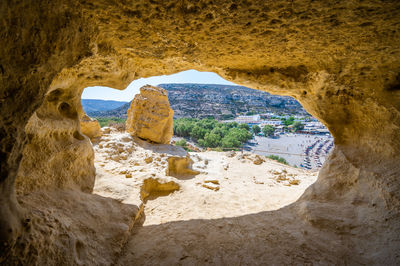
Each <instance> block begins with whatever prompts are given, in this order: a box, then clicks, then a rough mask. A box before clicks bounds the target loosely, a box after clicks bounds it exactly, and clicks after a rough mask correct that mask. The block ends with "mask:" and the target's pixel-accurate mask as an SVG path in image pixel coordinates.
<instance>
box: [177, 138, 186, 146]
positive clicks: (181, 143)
mask: <svg viewBox="0 0 400 266" xmlns="http://www.w3.org/2000/svg"><path fill="white" fill-rule="evenodd" d="M175 145H177V146H181V147H186V146H187V142H186V140H185V139H180V140H178V141H177V142H175Z"/></svg>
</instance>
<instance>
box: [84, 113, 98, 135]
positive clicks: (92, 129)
mask: <svg viewBox="0 0 400 266" xmlns="http://www.w3.org/2000/svg"><path fill="white" fill-rule="evenodd" d="M80 124H81V131H82V133H83V134H85V135H86V136H88V137H89V138H90V140H91V141H93V140H95V139H96V138H99V137H101V130H100V124H99V121H97V120H96V119H93V118H90V117H89V116H88V115H86V114H85V115H83V116H82V117H81V120H80Z"/></svg>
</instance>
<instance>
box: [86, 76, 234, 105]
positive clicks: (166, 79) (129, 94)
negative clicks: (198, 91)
mask: <svg viewBox="0 0 400 266" xmlns="http://www.w3.org/2000/svg"><path fill="white" fill-rule="evenodd" d="M161 83H204V84H227V85H236V84H234V83H232V82H230V81H227V80H225V79H223V78H221V77H220V76H218V75H217V74H215V73H212V72H199V71H196V70H187V71H183V72H179V73H176V74H173V75H168V76H165V75H164V76H155V77H151V78H140V79H138V80H135V81H133V82H132V83H131V84H129V86H128V87H127V88H126V89H125V90H122V91H121V90H116V89H112V88H108V87H100V86H96V87H87V88H86V89H85V90H84V91H83V93H82V99H100V100H115V101H124V102H128V101H131V100H132V99H133V97H135V94H137V93H139V89H140V87H142V86H144V85H146V84H149V85H158V84H161Z"/></svg>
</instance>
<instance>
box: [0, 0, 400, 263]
mask: <svg viewBox="0 0 400 266" xmlns="http://www.w3.org/2000/svg"><path fill="white" fill-rule="evenodd" d="M399 10H400V2H399V1H379V0H378V1H371V0H364V1H361V0H354V1H345V0H342V1H335V3H333V4H332V3H331V2H328V1H323V0H314V1H312V0H302V1H293V2H288V1H283V0H277V1H220V0H216V1H203V0H200V1H196V2H195V1H188V0H183V1H179V2H176V1H166V2H162V3H161V2H157V1H150V2H149V1H140V0H139V1H135V3H133V4H132V3H131V2H129V3H127V2H124V1H122V2H118V3H116V2H114V1H96V0H93V1H77V0H71V1H68V3H65V1H61V0H54V1H51V3H49V4H46V5H43V4H42V2H41V1H20V2H18V3H14V2H13V1H1V2H0V17H1V18H2V27H0V36H2V38H1V46H0V47H1V48H0V58H1V63H0V80H1V82H0V103H1V104H0V160H1V164H0V191H1V193H0V202H1V204H0V242H1V243H0V244H1V246H2V247H5V248H2V249H0V252H7V254H5V255H3V254H1V255H0V257H1V258H2V259H3V258H7V259H8V260H10V259H14V260H18V259H20V260H22V259H23V258H26V256H25V255H27V254H34V253H35V254H37V251H38V250H44V249H49V250H51V249H50V248H49V245H47V244H43V243H37V242H35V243H36V245H34V246H32V250H33V251H32V252H29V253H27V252H26V249H24V248H23V247H24V246H25V247H26V245H23V244H26V243H25V242H24V241H28V240H29V239H35V237H30V236H28V235H27V234H26V233H27V232H29V231H30V230H33V231H34V232H35V234H38V235H44V234H45V233H44V232H46V230H43V229H48V230H51V229H50V223H49V222H47V221H48V220H45V219H56V218H55V215H54V214H53V213H52V212H49V213H48V215H46V216H44V217H45V218H43V220H42V221H43V223H41V224H40V226H39V225H38V224H33V225H32V226H31V227H28V226H26V221H27V220H29V217H33V215H32V214H31V212H32V211H34V210H36V209H37V207H38V206H43V205H51V204H54V201H51V200H47V201H45V200H43V201H39V202H38V203H37V205H38V206H32V205H24V207H25V210H24V209H22V208H21V207H20V206H19V203H18V201H17V198H16V194H15V186H14V185H15V180H16V177H17V175H18V176H19V177H18V179H19V180H25V179H26V180H30V181H29V182H27V184H26V185H21V187H22V188H26V190H27V191H29V190H35V191H34V192H35V195H37V197H38V198H40V197H41V196H43V195H42V193H44V192H43V190H41V188H42V187H44V186H46V184H48V187H49V188H50V187H51V186H54V187H61V188H63V189H65V188H72V187H73V186H72V184H80V185H78V186H80V187H81V188H82V187H86V189H85V190H87V191H89V190H90V187H88V184H89V183H90V182H86V181H85V182H83V183H85V184H87V185H84V184H82V183H79V182H81V181H83V180H90V178H87V179H86V177H85V173H89V172H91V171H92V169H93V164H92V162H91V160H90V153H91V152H90V149H89V148H87V147H89V146H90V142H89V140H88V139H87V138H86V137H85V136H83V135H82V134H81V133H80V131H79V114H81V108H80V103H79V98H80V95H81V92H82V90H83V89H84V88H85V87H87V86H94V85H102V86H109V87H113V88H116V89H123V88H125V87H126V86H127V85H128V84H129V83H130V82H131V81H132V80H134V79H139V78H141V77H149V76H155V75H163V74H172V73H176V72H179V71H182V70H186V69H197V70H199V71H214V72H216V73H218V74H219V75H221V76H222V77H224V78H226V79H228V80H230V81H232V82H235V83H237V84H241V85H245V86H247V87H251V88H254V89H259V90H265V91H269V92H271V93H274V94H281V95H287V96H292V97H294V98H296V99H297V100H298V101H299V102H300V103H301V104H302V105H303V106H304V108H305V109H306V110H307V111H308V112H309V113H311V114H312V115H314V116H315V117H317V118H318V119H319V120H320V121H321V122H323V123H324V124H325V125H326V126H327V127H328V128H329V130H330V132H331V133H332V135H333V136H334V138H335V149H334V151H333V153H332V155H331V156H330V157H329V158H328V160H327V161H326V163H325V165H324V166H323V168H322V169H321V172H320V175H319V178H318V180H317V181H316V182H315V183H314V184H313V185H312V186H311V187H310V188H309V189H308V190H307V191H306V193H305V194H304V195H303V196H302V198H301V199H299V200H298V202H296V203H294V204H292V205H291V206H290V208H289V207H288V208H285V209H282V210H277V211H274V212H269V213H268V214H260V215H265V223H264V224H265V225H271V224H272V225H274V226H273V228H279V229H276V230H275V231H274V232H272V233H271V234H269V235H266V238H265V242H263V243H258V245H257V246H263V249H264V250H267V251H271V249H270V247H271V246H272V245H274V246H276V245H284V246H285V249H284V253H282V254H278V255H277V256H274V257H273V258H272V259H273V261H272V263H273V264H298V261H296V259H297V260H298V259H299V258H304V257H305V256H306V257H307V253H306V251H307V252H310V253H314V254H317V255H318V256H316V257H315V258H316V259H315V261H319V260H318V257H321V258H330V261H329V262H330V263H329V264H387V265H390V264H392V265H393V264H398V261H399V258H398V256H397V254H398V243H399V239H400V235H399V232H400V224H399V216H400V214H399V213H400V207H399V206H400V203H399V202H400V181H399V178H398V177H399V176H400V169H399V161H400V143H399V139H400V130H399V128H400V104H399V103H400V74H399V73H400V41H399V40H400V34H399V29H398V25H399V23H400V19H399V18H400V15H399ZM193 32H196V34H193ZM53 91H55V92H56V95H57V91H64V92H65V93H67V92H68V93H69V94H70V96H71V100H70V101H61V102H59V103H58V104H57V105H55V104H54V107H57V112H55V111H54V110H51V108H53V107H51V106H50V105H49V102H48V101H47V100H45V99H46V97H47V96H46V97H45V95H46V94H48V93H49V92H53ZM47 108H50V109H48V110H49V111H48V112H47V111H46V110H47ZM50 110H51V111H50ZM35 111H38V112H36V113H35ZM75 112H77V113H78V115H75ZM31 117H32V119H34V120H37V122H35V123H33V124H32V126H33V127H35V130H33V132H40V135H39V137H35V135H31V134H30V133H29V132H32V131H29V127H30V125H28V120H30V118H31ZM27 125H28V127H27ZM36 125H37V127H36ZM39 125H40V127H39ZM42 136H43V138H42ZM82 137H83V139H82ZM39 138H40V139H39ZM30 139H32V141H30ZM35 143H38V144H37V145H36V144H35ZM26 146H27V147H28V149H30V150H32V151H39V152H37V153H30V152H27V151H26V149H25V148H26ZM37 147H43V149H42V148H40V149H39V148H37ZM63 150H64V151H63ZM29 154H32V155H29ZM57 154H59V155H61V156H60V157H57ZM39 155H40V156H43V157H38V156H39ZM52 158H57V160H54V161H52V160H49V159H52ZM78 158H79V159H78ZM82 158H84V159H82ZM85 159H86V160H85ZM21 160H25V162H23V164H25V165H30V167H28V168H25V169H26V170H23V169H24V166H23V164H22V166H21V167H20V163H21ZM37 160H39V161H40V163H38V164H36V163H35V162H36V161H37ZM45 161H49V162H50V163H48V164H45V163H44V162H45ZM64 164H65V165H64ZM82 164H84V165H82ZM84 166H88V168H86V169H89V170H84V171H85V172H84V173H82V172H79V171H82V170H79V169H84V168H85V167H84ZM20 168H21V169H22V170H21V169H20ZM41 169H44V170H43V171H42V170H41ZM29 170H32V171H33V172H36V173H41V175H40V176H41V178H40V179H36V180H39V183H37V186H36V182H33V180H35V179H31V178H25V176H26V175H27V176H29V175H30V173H29ZM75 170H77V171H78V172H75ZM21 171H22V172H21ZM60 172H61V175H59V173H60ZM21 173H22V174H21ZM59 176H61V178H60V177H59ZM82 176H83V178H82ZM91 178H92V177H91ZM41 180H43V182H42V181H41ZM45 180H46V181H45ZM54 180H61V181H63V182H61V184H62V185H60V183H59V182H58V181H57V182H56V181H54ZM79 180H81V181H79ZM31 181H32V182H31ZM47 181H50V182H47ZM77 182H78V183H77ZM64 185H65V186H64ZM74 189H76V188H74ZM53 196H54V195H53ZM53 196H52V197H53ZM55 197H56V196H55ZM23 199H24V196H20V199H19V201H23ZM69 200H70V205H74V200H75V199H69ZM54 208H61V207H57V206H55V205H54ZM288 209H290V210H288ZM64 215H65V216H64V219H65V220H69V219H68V217H67V216H68V215H73V214H72V213H70V212H65V214H64ZM268 217H274V218H276V219H275V220H274V219H272V218H271V219H270V218H268ZM279 217H281V218H279ZM282 217H286V219H285V218H282ZM57 219H58V218H57ZM72 221H73V219H72ZM278 222H279V223H278ZM87 226H89V227H90V226H92V225H90V224H89V225H87ZM254 226H259V225H258V224H251V226H247V227H246V226H242V227H241V228H238V234H237V235H239V234H240V235H242V233H241V232H243V231H241V230H244V229H243V228H254ZM74 228H75V227H73V228H72V229H71V230H74ZM187 228H190V227H187ZM221 228H226V229H227V230H231V228H230V227H224V226H221ZM305 229H307V230H305ZM35 230H36V231H35ZM87 231H90V232H93V233H92V234H90V237H89V236H88V238H87V239H94V238H96V239H100V238H102V234H101V233H99V232H101V230H95V229H93V228H89V229H88V230H86V232H87ZM216 232H221V230H219V231H216ZM229 232H230V231H229ZM229 232H227V233H226V234H223V235H222V236H224V237H225V236H228V235H230V234H229ZM239 232H240V233H239ZM260 232H261V230H260ZM300 232H301V234H300ZM248 233H249V234H251V233H252V231H249V232H248ZM222 236H221V239H222ZM268 236H273V237H274V239H272V238H271V237H270V238H268ZM277 236H283V237H285V239H290V242H287V241H286V242H285V241H284V240H282V239H280V238H279V239H278V240H277V239H276V238H277ZM62 237H65V236H58V235H57V236H54V237H53V238H51V240H53V239H55V238H56V239H58V240H59V239H60V238H62ZM71 237H72V236H71ZM326 239H334V240H335V241H332V242H331V243H334V244H336V246H334V247H332V246H331V245H330V246H329V247H328V246H327V245H328V244H326V243H327V242H328V241H326ZM68 240H69V239H66V240H65V241H60V242H54V243H56V244H55V245H54V246H57V247H59V245H57V244H58V243H60V244H62V243H67V242H68ZM230 240H233V241H234V240H239V241H238V242H237V243H240V244H242V243H244V244H246V245H248V246H247V247H248V248H252V246H251V243H249V242H251V241H248V238H246V239H243V238H242V239H230ZM240 240H241V241H242V242H240ZM49 241H50V239H49ZM148 241H150V240H148ZM189 241H193V239H189ZM31 242H32V243H33V242H34V241H31ZM197 242H199V243H198V244H199V245H200V244H202V243H203V244H204V243H207V244H208V243H210V242H209V241H205V240H202V241H200V240H198V241H197ZM227 242H229V241H226V242H221V246H223V245H224V243H227ZM235 242H236V241H235ZM68 243H69V242H68ZM139 243H140V242H138V244H137V245H139ZM293 243H295V244H293ZM331 243H329V244H331ZM196 244H197V243H196ZM32 245H33V244H32ZM54 246H53V248H54ZM78 246H79V245H78ZM203 246H204V248H206V249H207V248H209V249H210V250H213V251H215V250H218V252H219V247H218V246H216V247H215V248H213V247H209V245H206V244H204V245H203ZM239 246H241V245H239ZM299 246H300V247H301V249H299V248H298V247H299ZM17 247H19V249H18V248H17ZM54 250H56V249H54ZM59 250H60V249H58V253H57V254H58V255H59V261H58V262H60V261H68V262H69V260H67V259H66V258H67V256H68V255H67V254H65V255H64V253H62V252H59ZM65 250H72V249H68V248H66V249H65ZM93 250H96V249H93ZM106 250H107V251H108V250H111V249H106ZM371 250H372V251H373V252H371ZM11 251H12V252H11ZM18 251H19V252H18ZM163 251H164V250H162V251H160V252H163ZM10 252H11V253H10ZM110 252H113V251H112V250H111V251H110ZM240 252H246V250H244V249H243V248H241V249H240V250H238V252H236V253H240ZM236 253H235V254H236ZM271 253H272V252H271ZM10 254H12V255H10ZM88 254H90V253H88ZM159 254H160V253H158V255H159ZM171 254H172V253H171ZM208 254H212V253H208ZM264 254H268V252H264ZM274 254H275V253H274ZM288 254H290V255H291V256H292V258H293V260H291V261H285V258H286V257H287V256H288ZM46 255H48V256H41V258H42V260H41V261H39V262H38V261H36V260H35V257H34V256H33V255H32V260H29V263H30V264H35V263H37V264H46V263H47V264H52V263H51V258H52V257H53V256H52V255H54V254H52V253H46ZM279 255H281V256H279ZM29 256H30V255H29ZM63 256H64V257H65V260H63ZM171 256H172V255H171ZM216 256H219V254H217V255H216ZM100 257H102V256H93V257H90V258H87V259H86V260H85V259H83V257H82V258H81V260H83V262H81V261H79V262H78V261H73V262H71V264H74V263H75V264H79V263H82V264H85V263H86V264H88V263H90V262H93V260H94V259H98V258H100ZM270 257H271V256H270ZM185 258H186V257H185ZM225 258H234V256H232V252H231V253H229V250H227V251H226V253H224V258H222V259H225ZM307 258H309V257H307ZM310 258H311V257H310ZM338 258H340V259H338ZM46 259H47V260H46ZM238 259H240V258H238ZM310 260H311V263H312V262H313V259H312V258H311V259H310ZM339 260H340V261H339ZM6 263H7V261H6ZM258 263H259V261H258ZM304 263H310V261H307V262H304ZM15 264H18V263H15ZM20 264H21V263H20ZM53 264H54V263H53ZM100 264H101V262H100ZM104 264H112V261H106V262H104ZM249 264H257V261H249Z"/></svg>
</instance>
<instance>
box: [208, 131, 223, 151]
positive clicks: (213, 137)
mask: <svg viewBox="0 0 400 266" xmlns="http://www.w3.org/2000/svg"><path fill="white" fill-rule="evenodd" d="M220 145H221V136H220V135H219V134H215V133H212V132H210V133H207V134H206V135H205V136H204V146H205V147H210V148H216V147H219V146H220Z"/></svg>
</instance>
